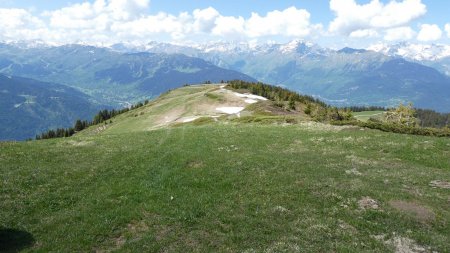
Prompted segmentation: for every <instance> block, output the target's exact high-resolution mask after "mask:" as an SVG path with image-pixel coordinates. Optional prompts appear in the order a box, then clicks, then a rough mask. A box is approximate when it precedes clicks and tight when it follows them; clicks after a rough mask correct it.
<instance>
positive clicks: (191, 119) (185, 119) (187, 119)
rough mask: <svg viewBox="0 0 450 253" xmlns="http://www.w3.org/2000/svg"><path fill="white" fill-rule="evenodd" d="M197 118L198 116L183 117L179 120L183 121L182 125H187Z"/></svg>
mask: <svg viewBox="0 0 450 253" xmlns="http://www.w3.org/2000/svg"><path fill="white" fill-rule="evenodd" d="M198 118H200V116H192V117H184V118H181V120H182V121H183V123H187V122H192V121H194V120H196V119H198Z"/></svg>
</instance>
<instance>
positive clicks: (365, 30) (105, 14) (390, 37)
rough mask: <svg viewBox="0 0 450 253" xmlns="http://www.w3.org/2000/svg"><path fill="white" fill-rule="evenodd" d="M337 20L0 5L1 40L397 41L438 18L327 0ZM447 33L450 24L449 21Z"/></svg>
mask: <svg viewBox="0 0 450 253" xmlns="http://www.w3.org/2000/svg"><path fill="white" fill-rule="evenodd" d="M329 7H330V11H331V12H332V13H333V14H334V19H333V20H332V21H331V22H330V23H329V24H326V25H325V26H327V28H324V27H325V26H324V25H323V24H321V23H313V22H312V21H311V16H312V15H311V13H310V12H308V10H305V9H299V8H297V7H294V6H293V7H289V8H286V9H283V10H273V11H269V12H267V13H264V14H261V13H256V12H254V13H251V14H250V15H249V16H248V17H242V16H226V15H222V14H221V13H220V12H219V11H218V10H216V9H214V8H213V7H208V8H205V9H195V10H193V11H192V12H181V13H178V14H170V13H167V12H158V13H154V14H150V10H151V2H150V0H95V1H91V2H88V1H86V0H84V2H81V3H76V4H71V5H68V6H66V7H64V8H61V9H57V10H53V11H45V12H42V13H33V12H30V11H28V10H25V9H6V8H3V9H1V8H0V40H43V41H46V42H50V43H54V44H66V43H87V44H113V43H117V42H122V41H139V42H147V41H152V40H163V41H176V42H182V41H199V40H200V41H201V40H204V41H208V40H211V39H221V40H247V41H249V40H251V41H254V40H276V39H279V38H284V39H292V38H304V39H310V38H335V37H336V38H341V39H342V38H343V39H344V40H364V39H383V40H385V41H400V40H411V39H417V40H418V41H424V42H428V41H436V40H439V39H440V38H441V37H442V35H443V32H442V30H441V29H440V28H439V27H438V26H437V25H435V24H422V25H421V26H420V27H417V28H418V29H417V31H415V30H414V29H413V28H412V27H411V26H412V24H411V23H412V22H413V21H415V20H417V19H418V18H420V17H422V16H424V15H425V14H426V13H427V7H426V5H425V4H423V3H422V1H421V0H402V1H400V0H393V1H390V2H388V3H383V2H380V0H371V1H370V2H368V3H366V4H358V3H357V2H356V1H355V0H330V2H329ZM444 30H445V32H446V33H447V36H448V37H450V24H447V25H446V26H445V29H444Z"/></svg>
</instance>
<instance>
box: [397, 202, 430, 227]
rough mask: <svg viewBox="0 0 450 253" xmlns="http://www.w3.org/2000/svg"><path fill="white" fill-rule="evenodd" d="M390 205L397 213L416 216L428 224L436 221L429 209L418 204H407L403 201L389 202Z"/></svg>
mask: <svg viewBox="0 0 450 253" xmlns="http://www.w3.org/2000/svg"><path fill="white" fill-rule="evenodd" d="M389 205H391V206H392V207H393V208H395V209H396V210H397V211H400V212H402V213H406V214H409V215H412V216H414V218H416V219H417V220H419V221H421V222H427V221H431V220H433V219H434V213H433V212H432V211H431V210H430V209H428V208H427V207H424V206H421V205H419V204H417V203H413V202H406V201H402V200H392V201H389Z"/></svg>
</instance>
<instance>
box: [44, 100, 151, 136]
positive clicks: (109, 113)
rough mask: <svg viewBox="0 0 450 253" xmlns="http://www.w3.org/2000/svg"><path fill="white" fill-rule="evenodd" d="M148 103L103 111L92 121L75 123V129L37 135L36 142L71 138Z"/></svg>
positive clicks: (146, 101)
mask: <svg viewBox="0 0 450 253" xmlns="http://www.w3.org/2000/svg"><path fill="white" fill-rule="evenodd" d="M148 102H149V101H148V100H145V101H144V102H139V103H137V104H135V105H132V106H131V107H125V108H123V109H120V110H116V109H112V110H106V109H105V110H101V111H99V112H98V113H97V114H96V115H95V116H94V118H93V119H92V121H87V120H80V119H78V120H77V121H75V124H74V126H73V127H69V128H57V129H56V130H54V129H51V130H48V131H47V132H44V133H42V134H40V135H36V140H41V139H52V138H62V137H70V136H72V135H74V134H75V133H77V132H80V131H82V130H84V129H86V128H88V127H90V126H93V125H97V124H100V123H107V120H110V119H112V118H114V117H115V116H117V115H119V114H122V113H125V112H128V111H130V110H134V109H137V108H139V107H142V106H144V105H146V104H148Z"/></svg>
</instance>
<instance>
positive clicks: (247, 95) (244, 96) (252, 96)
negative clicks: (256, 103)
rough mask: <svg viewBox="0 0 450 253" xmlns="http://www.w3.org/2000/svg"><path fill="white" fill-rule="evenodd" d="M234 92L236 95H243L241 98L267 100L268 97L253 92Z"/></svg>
mask: <svg viewBox="0 0 450 253" xmlns="http://www.w3.org/2000/svg"><path fill="white" fill-rule="evenodd" d="M234 94H235V95H236V96H238V97H241V98H249V99H256V100H267V98H265V97H261V96H258V95H253V94H241V93H237V92H234Z"/></svg>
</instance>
